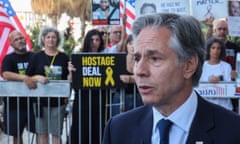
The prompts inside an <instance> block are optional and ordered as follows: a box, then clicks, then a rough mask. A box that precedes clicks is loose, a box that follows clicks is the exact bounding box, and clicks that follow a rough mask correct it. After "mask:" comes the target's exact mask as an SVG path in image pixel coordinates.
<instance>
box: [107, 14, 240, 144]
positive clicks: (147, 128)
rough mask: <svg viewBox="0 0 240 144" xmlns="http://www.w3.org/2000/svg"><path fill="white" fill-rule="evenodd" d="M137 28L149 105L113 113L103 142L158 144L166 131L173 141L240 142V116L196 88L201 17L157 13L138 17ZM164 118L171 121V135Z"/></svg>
mask: <svg viewBox="0 0 240 144" xmlns="http://www.w3.org/2000/svg"><path fill="white" fill-rule="evenodd" d="M132 32H133V35H134V41H135V50H134V57H135V58H134V59H135V66H134V75H135V81H136V84H137V86H138V90H139V92H140V94H141V97H142V100H143V102H144V104H145V105H144V106H142V107H139V108H136V109H134V110H131V111H129V112H126V113H123V114H120V115H117V116H114V117H112V118H111V119H110V120H109V122H108V124H107V126H106V127H105V132H104V138H103V144H159V142H160V140H162V139H163V137H164V138H165V139H167V140H169V144H185V143H187V144H240V137H239V132H240V117H239V116H238V115H237V114H235V113H233V112H231V111H228V110H226V109H224V108H221V107H219V106H217V105H214V104H212V103H209V102H207V101H205V100H204V99H203V98H201V97H200V96H199V94H197V92H196V91H194V87H195V86H197V85H198V81H199V77H200V75H201V72H202V65H203V61H204V53H205V50H204V48H205V40H204V36H203V33H202V31H201V26H200V23H199V22H198V21H197V20H196V19H195V18H193V17H191V16H183V15H176V14H153V15H146V16H143V17H139V18H138V19H137V20H136V21H135V22H134V24H133V27H132ZM159 121H168V122H169V123H170V124H169V125H168V130H169V132H167V133H168V135H167V136H162V131H161V130H159V129H162V127H163V126H162V125H161V124H159V123H160V122H159ZM166 137H167V138H166ZM160 144H162V143H160Z"/></svg>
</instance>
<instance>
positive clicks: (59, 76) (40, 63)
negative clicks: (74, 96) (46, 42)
mask: <svg viewBox="0 0 240 144" xmlns="http://www.w3.org/2000/svg"><path fill="white" fill-rule="evenodd" d="M68 61H69V58H68V56H67V55H66V54H65V53H62V52H58V54H57V55H56V57H55V58H54V56H48V55H46V54H45V52H44V51H40V52H38V53H36V54H34V55H33V56H32V58H31V59H30V63H29V66H28V69H27V75H29V76H33V75H42V76H46V77H48V78H49V79H50V80H67V75H68V69H67V65H68ZM51 63H52V65H51ZM56 91H57V90H56ZM40 103H41V104H42V105H44V106H47V105H48V98H41V99H40ZM63 103H64V99H61V105H62V104H63ZM50 105H51V106H58V105H59V104H58V98H50Z"/></svg>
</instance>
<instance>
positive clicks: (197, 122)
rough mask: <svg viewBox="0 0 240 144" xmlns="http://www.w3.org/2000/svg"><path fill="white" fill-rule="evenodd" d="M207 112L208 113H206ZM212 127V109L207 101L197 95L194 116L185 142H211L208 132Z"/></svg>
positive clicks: (188, 143)
mask: <svg viewBox="0 0 240 144" xmlns="http://www.w3.org/2000/svg"><path fill="white" fill-rule="evenodd" d="M206 114H208V115H206ZM213 127H214V115H213V110H212V109H211V107H209V105H208V103H207V102H206V101H205V100H203V98H201V97H200V96H199V95H198V106H197V111H196V114H195V116H194V119H193V122H192V125H191V128H190V132H189V136H188V138H187V144H195V143H196V142H203V144H205V143H212V140H211V138H210V137H209V135H208V132H209V131H211V129H213Z"/></svg>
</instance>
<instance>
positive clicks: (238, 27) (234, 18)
mask: <svg viewBox="0 0 240 144" xmlns="http://www.w3.org/2000/svg"><path fill="white" fill-rule="evenodd" d="M228 30H229V35H230V36H233V37H239V36H240V1H239V0H230V1H228Z"/></svg>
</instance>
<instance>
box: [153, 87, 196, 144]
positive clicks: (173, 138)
mask: <svg viewBox="0 0 240 144" xmlns="http://www.w3.org/2000/svg"><path fill="white" fill-rule="evenodd" d="M197 103H198V102H197V95H196V93H195V92H194V91H192V93H191V95H190V97H189V98H188V99H187V100H186V101H185V103H183V104H182V105H181V106H180V107H179V108H178V109H177V110H176V111H174V112H173V113H172V114H171V115H169V116H168V117H164V116H163V115H162V114H161V113H160V112H158V111H157V109H156V108H154V107H153V129H152V144H158V143H159V141H160V135H159V130H158V128H157V127H156V126H157V123H158V121H159V120H161V119H163V118H164V119H169V120H171V121H172V122H173V125H172V127H171V129H170V133H169V144H184V143H186V141H187V137H188V135H189V130H190V127H191V124H192V121H193V118H194V115H195V113H196V110H197Z"/></svg>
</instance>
